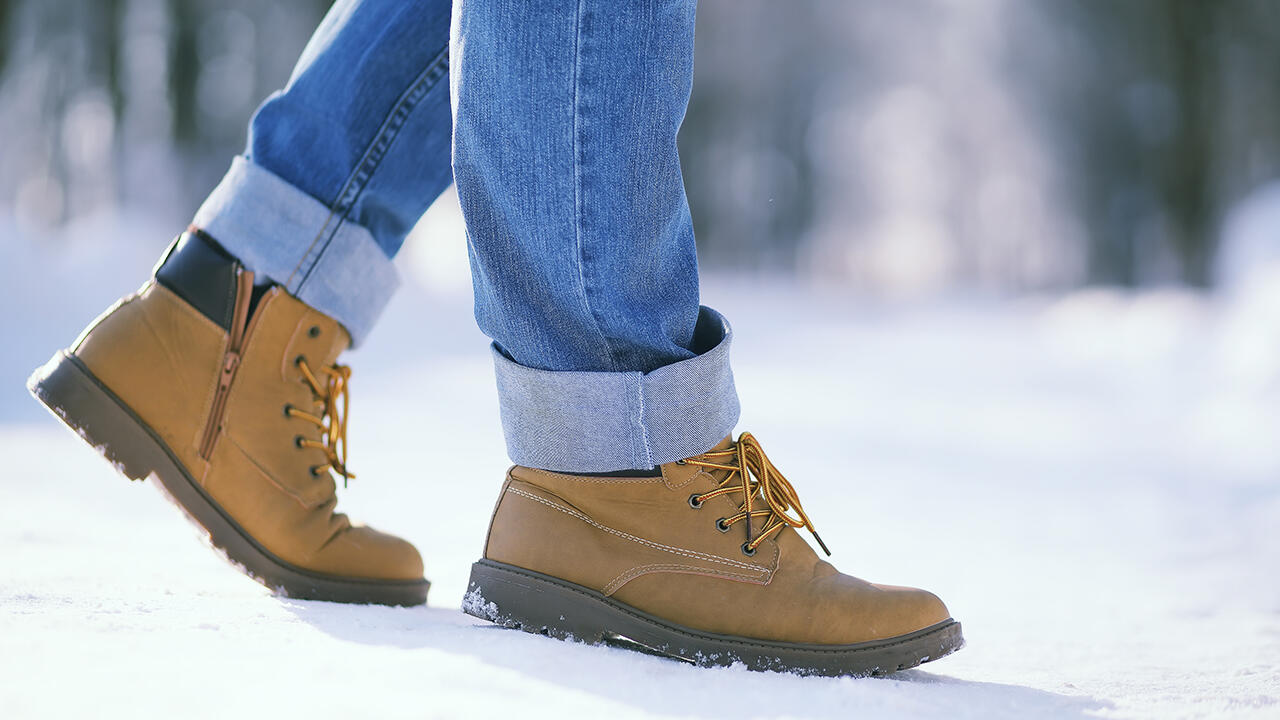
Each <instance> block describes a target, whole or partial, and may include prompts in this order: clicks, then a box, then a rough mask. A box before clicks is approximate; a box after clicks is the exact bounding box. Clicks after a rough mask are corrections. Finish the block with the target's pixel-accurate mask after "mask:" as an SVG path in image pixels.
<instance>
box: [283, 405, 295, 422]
mask: <svg viewBox="0 0 1280 720" xmlns="http://www.w3.org/2000/svg"><path fill="white" fill-rule="evenodd" d="M284 416H285V417H287V418H289V419H293V405H291V404H290V403H285V404H284Z"/></svg>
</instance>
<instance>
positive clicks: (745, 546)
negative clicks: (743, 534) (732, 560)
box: [742, 543, 756, 557]
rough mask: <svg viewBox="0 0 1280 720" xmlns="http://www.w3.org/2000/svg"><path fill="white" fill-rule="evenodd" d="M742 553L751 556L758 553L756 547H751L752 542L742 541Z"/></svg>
mask: <svg viewBox="0 0 1280 720" xmlns="http://www.w3.org/2000/svg"><path fill="white" fill-rule="evenodd" d="M742 554H743V555H746V556H747V557H751V556H752V555H755V554H756V551H755V548H753V547H751V543H742Z"/></svg>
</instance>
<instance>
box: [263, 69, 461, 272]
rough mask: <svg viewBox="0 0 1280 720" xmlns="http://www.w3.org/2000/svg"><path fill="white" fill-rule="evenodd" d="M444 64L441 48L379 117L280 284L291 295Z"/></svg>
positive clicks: (312, 269) (316, 262)
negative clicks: (331, 202)
mask: <svg viewBox="0 0 1280 720" xmlns="http://www.w3.org/2000/svg"><path fill="white" fill-rule="evenodd" d="M448 66H449V50H448V48H445V50H443V51H442V52H441V53H440V54H439V55H436V56H435V58H433V59H432V60H431V62H429V63H427V66H426V67H425V68H423V70H422V72H421V73H419V74H418V77H417V78H416V79H415V80H414V81H413V83H411V84H410V85H409V87H408V88H406V89H405V91H404V92H403V93H401V95H400V98H399V99H398V100H396V103H395V105H393V106H392V107H391V110H390V111H389V112H388V113H387V116H386V117H385V118H383V120H382V125H381V126H380V127H379V128H378V132H377V134H376V135H374V137H373V139H372V140H371V141H370V142H369V145H368V147H366V148H365V151H364V154H363V155H362V156H361V158H360V162H359V164H357V165H356V167H355V169H354V170H353V171H352V173H351V175H350V176H349V177H348V178H347V182H346V183H345V184H344V185H343V187H342V190H341V192H339V193H338V197H337V200H335V202H334V205H333V207H331V208H330V212H329V216H328V217H326V218H325V221H324V224H323V225H321V226H320V231H319V232H318V233H316V236H315V238H314V239H312V241H311V244H310V245H308V246H307V249H306V251H305V252H304V253H303V254H302V257H301V258H299V259H298V264H297V265H296V266H295V267H294V269H293V272H291V273H290V274H289V279H288V280H287V281H286V282H285V283H284V284H285V286H286V288H289V289H290V291H291V292H292V293H294V294H295V295H296V294H299V293H301V292H302V288H303V286H304V285H306V283H307V281H308V280H310V279H311V276H312V273H313V272H315V269H316V266H318V265H319V264H320V260H321V258H323V257H324V254H325V252H326V251H327V250H328V249H329V246H330V245H331V244H332V243H333V239H334V238H335V237H337V235H338V231H339V230H341V229H342V226H343V224H344V223H345V222H346V221H347V217H348V215H349V214H350V212H351V208H353V207H354V206H355V204H356V201H357V200H359V198H360V195H361V194H363V193H364V190H365V188H366V187H368V185H369V182H370V180H372V178H373V175H374V173H375V172H377V169H378V166H379V165H381V164H382V160H383V158H385V157H386V155H387V150H388V149H389V148H390V147H391V144H392V143H393V142H395V139H396V138H397V137H398V136H399V134H400V130H401V129H402V128H404V126H405V123H406V122H408V119H409V115H410V113H412V112H413V110H414V109H415V108H416V107H417V106H418V105H419V104H420V103H421V101H422V99H423V98H424V97H426V95H427V93H429V92H431V90H432V89H434V88H435V87H436V85H438V84H439V81H440V78H442V77H447V73H446V72H443V71H446V70H447V69H448ZM335 217H337V218H338V222H337V223H336V224H334V225H333V229H332V230H328V228H329V225H330V223H331V221H332V220H333V219H334V218H335ZM326 230H327V231H328V232H326ZM326 235H327V237H326ZM322 238H324V242H323V245H321V246H320V249H319V251H317V252H316V253H315V259H314V260H312V261H311V264H310V266H308V267H307V268H306V271H305V272H303V274H302V278H301V279H299V280H298V285H297V287H296V288H293V287H290V286H292V284H293V279H294V278H295V277H296V276H297V275H298V273H299V271H301V270H302V269H303V266H304V265H306V263H307V260H308V258H310V257H311V255H312V251H313V250H315V248H316V244H317V243H319V242H320V241H321V239H322Z"/></svg>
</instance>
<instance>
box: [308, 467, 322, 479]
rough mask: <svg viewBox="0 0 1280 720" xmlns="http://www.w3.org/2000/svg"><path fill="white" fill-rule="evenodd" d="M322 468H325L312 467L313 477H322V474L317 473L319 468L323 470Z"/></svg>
mask: <svg viewBox="0 0 1280 720" xmlns="http://www.w3.org/2000/svg"><path fill="white" fill-rule="evenodd" d="M321 467H323V466H322V465H312V466H311V477H320V473H318V472H316V470H317V469H319V468H321Z"/></svg>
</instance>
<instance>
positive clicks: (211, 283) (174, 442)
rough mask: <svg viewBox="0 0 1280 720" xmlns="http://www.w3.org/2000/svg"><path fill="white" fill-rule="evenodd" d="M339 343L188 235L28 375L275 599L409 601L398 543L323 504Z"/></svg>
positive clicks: (340, 417) (339, 441)
mask: <svg viewBox="0 0 1280 720" xmlns="http://www.w3.org/2000/svg"><path fill="white" fill-rule="evenodd" d="M349 342H350V340H349V338H348V336H347V333H346V331H345V330H344V329H343V328H342V327H341V326H340V325H339V324H338V323H337V322H336V321H335V320H333V319H332V318H330V317H328V316H326V315H324V314H322V313H320V312H318V311H316V310H314V309H312V308H310V307H308V306H307V305H305V304H303V303H302V302H300V301H299V300H297V299H295V298H293V297H292V296H290V295H289V294H288V293H286V292H284V291H283V290H282V289H281V288H279V287H278V286H271V287H270V288H269V289H268V288H259V289H257V290H255V288H254V283H253V274H252V273H251V272H249V271H247V270H245V269H244V268H243V267H241V266H240V264H239V263H238V262H236V261H235V259H233V258H231V257H230V256H229V255H226V254H225V253H224V252H223V251H222V250H221V248H219V247H218V246H217V245H216V244H214V243H213V242H211V241H210V240H208V239H207V238H205V237H203V236H202V235H199V234H193V233H186V234H184V235H183V236H181V237H180V238H179V239H178V241H177V242H175V244H174V245H173V246H172V247H171V248H170V250H169V252H168V253H167V254H166V256H165V258H164V259H163V260H162V261H161V263H160V264H159V265H158V266H157V268H156V271H155V274H154V277H153V278H152V279H151V280H150V281H149V282H147V283H146V284H145V285H144V286H143V287H142V289H141V290H139V291H138V292H137V293H136V294H134V295H130V296H128V297H126V298H124V299H122V300H121V301H120V302H118V303H116V305H115V306H113V307H112V308H110V309H109V310H107V312H106V313H105V314H103V315H102V316H101V317H99V318H98V319H97V320H96V321H95V322H94V323H93V324H92V325H90V326H89V327H88V328H87V329H86V330H85V331H84V332H83V333H82V334H81V335H80V337H79V339H77V340H76V342H75V344H73V345H72V346H71V348H70V349H69V350H64V351H61V352H59V353H58V354H56V355H54V357H53V359H51V360H50V361H49V362H48V363H47V364H45V366H44V367H41V368H40V369H38V370H36V372H35V373H34V374H33V375H32V377H31V380H30V381H29V383H28V387H29V388H30V389H31V391H32V393H33V394H34V395H35V396H36V397H37V398H39V399H40V401H41V402H43V403H44V404H45V405H47V406H48V407H49V408H50V409H51V410H52V411H53V412H54V413H55V414H56V415H57V416H58V417H59V418H60V419H62V421H63V422H65V423H66V424H67V425H69V426H70V427H71V428H72V429H74V430H76V431H77V432H79V433H80V435H81V436H82V437H83V438H84V439H85V440H87V441H88V442H89V444H90V445H93V446H95V447H97V448H99V450H101V452H102V453H103V454H104V455H105V456H106V457H107V459H108V460H110V461H111V462H112V463H114V464H115V466H116V467H117V468H118V469H119V470H120V471H121V472H122V473H123V474H124V475H126V476H127V477H129V478H132V479H143V478H146V477H148V476H155V478H156V479H157V480H159V482H160V484H161V485H163V486H164V489H165V490H166V491H167V493H168V495H169V496H170V497H171V498H172V499H173V500H174V501H175V502H176V503H177V504H178V505H179V506H181V507H182V509H183V510H185V511H186V513H187V514H188V515H189V516H190V517H191V518H192V519H193V520H195V522H197V523H198V524H199V525H200V526H202V527H203V528H204V529H205V530H207V531H208V533H209V537H210V540H211V541H212V543H213V545H214V546H216V547H218V548H220V549H222V550H224V551H225V552H226V554H227V556H228V557H229V558H230V559H231V561H232V562H234V563H236V564H237V565H240V566H241V567H242V568H243V569H244V570H245V572H247V573H248V574H249V575H251V576H252V577H253V578H254V579H256V580H258V581H259V582H261V583H263V584H264V585H266V586H268V587H270V588H272V589H274V590H276V591H278V592H280V593H282V594H284V595H287V596H289V597H295V598H306V599H312V600H332V601H335V602H358V603H382V604H389V605H418V604H422V603H424V602H426V597H427V588H428V583H427V581H426V580H424V579H423V577H422V559H421V557H420V556H419V555H418V551H417V550H416V549H415V548H414V547H413V546H412V545H410V544H409V543H408V542H406V541H404V540H402V539H400V538H397V537H394V536H391V535H387V534H384V533H381V532H378V531H377V530H374V529H372V528H369V527H365V526H362V525H356V524H352V523H351V522H350V521H349V520H348V519H347V516H346V515H342V514H336V513H334V506H335V505H336V504H337V497H336V492H335V483H334V479H333V476H332V474H338V475H342V476H343V477H344V478H348V477H351V474H350V472H349V471H348V470H347V468H346V461H345V455H346V441H345V438H346V397H347V396H346V390H347V381H348V379H349V377H350V370H349V369H348V368H346V367H344V366H341V365H336V364H335V360H336V359H337V356H338V354H339V353H341V352H342V351H343V350H344V349H346V347H347V345H348V344H349Z"/></svg>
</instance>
